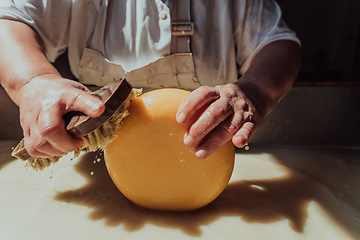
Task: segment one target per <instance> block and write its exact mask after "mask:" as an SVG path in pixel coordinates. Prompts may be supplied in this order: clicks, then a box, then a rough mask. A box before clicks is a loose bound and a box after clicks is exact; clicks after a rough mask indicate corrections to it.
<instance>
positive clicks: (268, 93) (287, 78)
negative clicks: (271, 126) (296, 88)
mask: <svg viewBox="0 0 360 240" xmlns="http://www.w3.org/2000/svg"><path fill="white" fill-rule="evenodd" d="M300 63H301V51H300V47H299V45H298V44H297V43H295V42H293V41H286V40H280V41H275V42H272V43H269V44H268V45H266V46H265V47H264V48H263V49H261V50H260V51H259V52H258V53H257V55H256V56H255V57H254V59H253V61H252V63H251V66H250V68H249V69H248V70H247V71H246V72H245V74H244V75H243V76H242V77H241V78H240V79H239V81H237V83H236V84H237V85H238V86H239V87H240V89H242V91H243V92H244V93H245V94H246V95H248V97H249V99H250V100H252V101H253V104H254V105H255V106H256V107H257V108H258V110H259V111H261V112H263V113H264V114H265V115H266V114H269V113H270V112H271V111H272V110H273V108H274V107H275V105H276V103H277V102H278V101H280V100H281V99H282V98H283V97H284V96H285V95H286V94H287V92H288V91H289V90H290V89H291V87H292V86H293V83H294V81H295V80H296V77H297V74H298V71H299V68H300Z"/></svg>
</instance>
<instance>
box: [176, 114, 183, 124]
mask: <svg viewBox="0 0 360 240" xmlns="http://www.w3.org/2000/svg"><path fill="white" fill-rule="evenodd" d="M176 120H177V121H178V123H184V122H185V113H183V112H181V113H180V114H179V115H178V116H177V118H176Z"/></svg>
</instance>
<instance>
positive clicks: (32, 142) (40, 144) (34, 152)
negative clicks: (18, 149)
mask: <svg viewBox="0 0 360 240" xmlns="http://www.w3.org/2000/svg"><path fill="white" fill-rule="evenodd" d="M24 141H25V149H26V151H27V152H28V153H29V155H30V156H33V157H43V158H50V157H52V156H60V155H62V154H64V153H63V152H61V151H59V150H57V149H56V148H54V147H53V146H52V145H51V144H50V143H48V142H47V141H46V140H44V139H42V138H39V137H38V135H37V134H35V133H34V132H33V134H31V135H27V136H25V137H24Z"/></svg>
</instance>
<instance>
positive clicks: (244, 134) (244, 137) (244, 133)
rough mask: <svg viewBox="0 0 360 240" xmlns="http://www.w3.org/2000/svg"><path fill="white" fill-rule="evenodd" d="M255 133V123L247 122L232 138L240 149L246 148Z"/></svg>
mask: <svg viewBox="0 0 360 240" xmlns="http://www.w3.org/2000/svg"><path fill="white" fill-rule="evenodd" d="M254 132H255V123H254V122H252V121H248V122H245V123H244V124H243V125H242V126H241V128H240V129H239V131H237V133H236V134H235V135H234V137H233V138H232V142H233V144H234V145H235V146H236V147H238V148H241V147H244V146H245V145H246V144H247V143H248V142H249V140H250V137H251V136H252V134H253V133H254Z"/></svg>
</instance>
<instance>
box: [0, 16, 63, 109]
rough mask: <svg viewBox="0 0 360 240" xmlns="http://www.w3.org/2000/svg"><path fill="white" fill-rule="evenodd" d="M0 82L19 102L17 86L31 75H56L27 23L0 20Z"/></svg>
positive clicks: (21, 84)
mask: <svg viewBox="0 0 360 240" xmlns="http://www.w3.org/2000/svg"><path fill="white" fill-rule="evenodd" d="M0 33H1V35H0V46H1V48H0V84H1V85H2V86H3V87H4V89H5V90H6V91H7V93H8V94H9V96H10V97H11V98H12V100H13V101H14V102H15V103H16V104H17V105H19V97H18V96H17V95H18V93H19V90H20V89H21V88H22V87H23V86H24V85H26V84H27V83H28V82H29V81H31V79H33V78H35V77H37V76H41V75H46V74H55V75H59V73H58V72H57V70H56V69H55V68H54V67H53V66H52V64H51V63H50V62H49V61H48V59H47V58H46V56H45V54H44V52H43V49H42V47H41V41H40V39H39V37H38V35H37V33H36V32H35V31H34V30H33V29H32V28H31V27H29V26H27V25H26V24H23V23H20V22H16V21H9V20H0Z"/></svg>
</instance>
